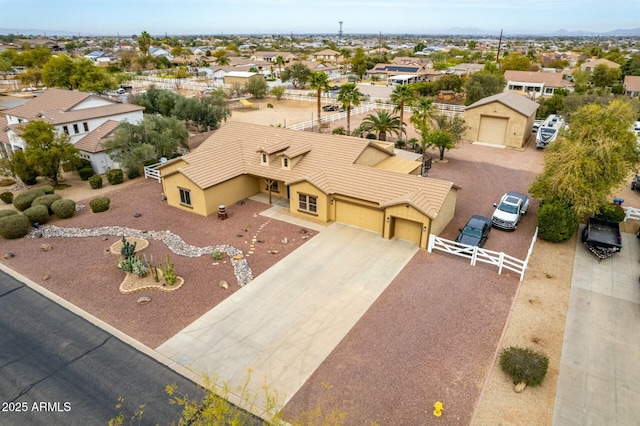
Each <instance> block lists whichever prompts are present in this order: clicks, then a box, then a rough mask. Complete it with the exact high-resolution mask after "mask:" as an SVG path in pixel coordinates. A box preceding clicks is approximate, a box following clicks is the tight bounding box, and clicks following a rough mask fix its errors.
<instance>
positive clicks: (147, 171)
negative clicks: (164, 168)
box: [144, 163, 162, 182]
mask: <svg viewBox="0 0 640 426" xmlns="http://www.w3.org/2000/svg"><path fill="white" fill-rule="evenodd" d="M160 164H162V163H155V164H151V165H149V166H144V178H145V179H149V178H151V179H155V180H157V181H158V182H160V170H158V169H156V167H158V166H159V165H160Z"/></svg>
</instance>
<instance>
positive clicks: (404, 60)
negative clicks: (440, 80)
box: [391, 56, 433, 68]
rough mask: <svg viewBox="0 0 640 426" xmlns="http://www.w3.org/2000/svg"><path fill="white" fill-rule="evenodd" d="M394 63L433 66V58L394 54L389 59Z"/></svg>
mask: <svg viewBox="0 0 640 426" xmlns="http://www.w3.org/2000/svg"><path fill="white" fill-rule="evenodd" d="M391 63H392V64H396V65H420V66H423V67H425V68H433V60H431V58H416V57H412V56H396V57H395V58H393V59H392V60H391Z"/></svg>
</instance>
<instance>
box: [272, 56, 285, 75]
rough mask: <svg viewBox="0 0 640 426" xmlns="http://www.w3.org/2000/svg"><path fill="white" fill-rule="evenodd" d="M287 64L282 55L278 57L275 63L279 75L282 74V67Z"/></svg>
mask: <svg viewBox="0 0 640 426" xmlns="http://www.w3.org/2000/svg"><path fill="white" fill-rule="evenodd" d="M286 63H287V61H285V60H284V58H283V57H282V56H281V55H278V56H276V60H275V61H274V62H273V64H274V65H275V66H277V67H278V75H280V74H281V73H282V67H283V66H284V65H285V64H286Z"/></svg>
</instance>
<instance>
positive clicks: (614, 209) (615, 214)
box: [598, 204, 627, 223]
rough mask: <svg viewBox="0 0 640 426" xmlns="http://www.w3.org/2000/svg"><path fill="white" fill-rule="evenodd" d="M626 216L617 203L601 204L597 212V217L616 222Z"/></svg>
mask: <svg viewBox="0 0 640 426" xmlns="http://www.w3.org/2000/svg"><path fill="white" fill-rule="evenodd" d="M626 216H627V215H626V213H625V211H624V209H623V208H622V206H619V205H617V204H603V205H602V206H600V212H599V214H598V217H599V218H601V219H604V220H610V221H612V222H618V223H620V222H622V221H623V220H624V218H625V217H626Z"/></svg>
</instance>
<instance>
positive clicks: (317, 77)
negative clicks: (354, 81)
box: [307, 71, 330, 133]
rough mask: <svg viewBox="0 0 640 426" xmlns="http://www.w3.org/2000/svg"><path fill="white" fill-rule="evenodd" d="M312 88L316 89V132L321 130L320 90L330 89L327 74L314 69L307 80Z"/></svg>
mask: <svg viewBox="0 0 640 426" xmlns="http://www.w3.org/2000/svg"><path fill="white" fill-rule="evenodd" d="M307 81H308V82H309V85H310V86H311V88H312V89H315V91H316V97H317V100H318V133H320V132H321V131H322V126H321V125H320V111H322V107H321V105H322V102H321V101H322V99H321V96H322V92H326V91H328V90H329V89H330V87H329V76H328V75H327V74H325V73H323V72H322V71H314V72H312V73H311V75H309V79H308V80H307ZM311 124H312V125H313V123H311Z"/></svg>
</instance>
